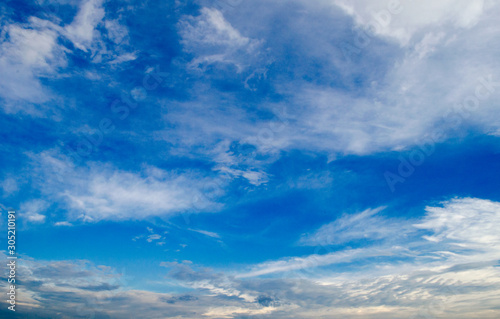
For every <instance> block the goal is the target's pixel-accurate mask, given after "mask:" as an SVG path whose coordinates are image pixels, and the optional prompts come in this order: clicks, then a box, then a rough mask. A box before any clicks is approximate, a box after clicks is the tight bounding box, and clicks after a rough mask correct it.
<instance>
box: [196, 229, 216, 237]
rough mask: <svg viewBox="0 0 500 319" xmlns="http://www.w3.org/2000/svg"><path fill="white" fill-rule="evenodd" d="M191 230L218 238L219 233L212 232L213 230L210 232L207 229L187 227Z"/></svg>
mask: <svg viewBox="0 0 500 319" xmlns="http://www.w3.org/2000/svg"><path fill="white" fill-rule="evenodd" d="M189 230H191V231H194V232H197V233H200V234H203V235H205V236H208V237H212V238H220V235H219V234H217V233H214V232H211V231H207V230H199V229H189Z"/></svg>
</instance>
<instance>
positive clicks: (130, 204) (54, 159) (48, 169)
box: [31, 152, 223, 221]
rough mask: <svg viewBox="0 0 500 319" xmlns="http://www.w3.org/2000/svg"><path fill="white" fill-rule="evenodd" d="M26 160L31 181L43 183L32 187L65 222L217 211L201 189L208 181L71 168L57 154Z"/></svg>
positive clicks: (185, 175)
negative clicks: (65, 213) (59, 207)
mask: <svg viewBox="0 0 500 319" xmlns="http://www.w3.org/2000/svg"><path fill="white" fill-rule="evenodd" d="M31 156H32V158H33V160H34V168H35V171H34V173H35V176H37V177H36V179H38V178H39V179H41V180H42V181H43V182H41V183H40V185H38V186H39V187H40V188H41V190H42V192H43V193H44V194H45V195H46V196H48V198H53V199H55V200H56V199H57V200H61V201H62V203H65V205H66V206H67V208H68V209H69V211H70V213H71V214H70V216H69V218H71V219H82V220H84V221H99V220H102V219H113V220H120V219H136V220H138V219H144V218H147V217H150V216H170V215H173V214H179V213H183V212H196V211H199V210H200V209H203V210H204V211H213V210H217V209H219V208H220V207H221V206H220V204H218V203H216V201H215V200H216V199H217V197H213V196H215V195H214V194H212V193H211V189H208V188H207V185H211V183H213V180H212V179H211V178H210V177H207V176H203V175H201V174H200V173H198V172H195V171H185V172H168V171H164V170H161V169H158V168H154V167H146V168H144V169H143V170H142V173H134V172H127V171H123V170H119V169H116V168H114V167H112V166H109V165H102V164H97V163H89V165H88V166H86V167H75V166H74V165H73V163H72V162H71V161H69V159H68V158H67V157H65V156H63V155H61V154H58V153H57V152H44V153H41V154H37V155H34V154H32V155H31ZM37 182H38V181H37ZM221 192H223V189H221Z"/></svg>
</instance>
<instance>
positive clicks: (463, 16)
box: [333, 0, 492, 45]
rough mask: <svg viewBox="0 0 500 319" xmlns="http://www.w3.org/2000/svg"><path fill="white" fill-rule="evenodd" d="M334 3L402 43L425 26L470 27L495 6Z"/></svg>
mask: <svg viewBox="0 0 500 319" xmlns="http://www.w3.org/2000/svg"><path fill="white" fill-rule="evenodd" d="M333 3H335V4H336V5H338V6H339V7H341V8H342V9H344V10H345V11H346V13H348V14H349V15H351V16H353V18H354V19H355V21H356V23H357V24H359V25H361V26H363V27H364V28H366V29H369V30H371V31H372V32H373V31H374V32H375V33H376V34H378V35H382V36H387V37H391V38H394V39H396V40H397V41H398V42H400V43H401V44H402V45H406V44H408V43H409V41H410V40H411V38H412V36H413V35H414V34H416V33H418V32H420V31H422V30H424V29H430V28H433V29H436V28H440V27H443V26H449V25H451V27H455V28H459V29H460V28H470V27H472V26H474V24H476V23H477V22H478V20H479V18H480V16H481V14H482V13H483V10H487V9H488V8H489V7H491V5H492V3H491V1H484V0H473V1H467V0H443V1H432V0H424V1H412V0H401V1H399V0H395V1H392V0H377V1H370V0H361V1H346V0H334V1H333Z"/></svg>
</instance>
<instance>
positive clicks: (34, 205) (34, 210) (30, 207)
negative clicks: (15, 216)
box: [19, 199, 50, 223]
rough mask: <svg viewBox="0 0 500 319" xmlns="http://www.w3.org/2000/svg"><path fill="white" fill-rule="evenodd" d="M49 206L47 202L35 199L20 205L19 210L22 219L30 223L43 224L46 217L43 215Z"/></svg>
mask: <svg viewBox="0 0 500 319" xmlns="http://www.w3.org/2000/svg"><path fill="white" fill-rule="evenodd" d="M49 206H50V205H49V203H48V202H46V201H44V200H41V199H35V200H31V201H28V202H25V203H23V204H21V207H20V209H19V210H20V214H21V216H22V218H23V219H25V220H27V221H29V222H32V223H44V222H45V218H46V215H44V214H43V213H44V212H45V211H46V210H47V208H48V207H49Z"/></svg>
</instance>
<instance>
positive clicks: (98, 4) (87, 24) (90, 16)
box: [65, 0, 116, 51]
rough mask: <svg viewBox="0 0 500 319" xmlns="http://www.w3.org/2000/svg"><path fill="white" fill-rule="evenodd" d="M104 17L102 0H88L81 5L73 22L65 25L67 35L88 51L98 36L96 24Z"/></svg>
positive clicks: (79, 46)
mask: <svg viewBox="0 0 500 319" xmlns="http://www.w3.org/2000/svg"><path fill="white" fill-rule="evenodd" d="M103 18H104V9H103V8H102V0H87V1H85V2H84V3H83V4H82V6H81V7H80V10H79V11H78V14H77V15H76V17H75V19H74V20H73V22H72V23H71V24H70V25H68V26H67V27H65V33H66V36H67V37H68V38H69V39H70V40H71V41H72V42H73V43H74V44H75V46H76V47H78V48H79V49H80V50H83V51H87V48H88V47H90V45H91V44H92V42H93V40H94V38H95V37H96V33H97V31H96V30H95V29H96V26H97V25H98V24H99V23H101V22H102V19H103ZM114 29H116V27H115V28H114Z"/></svg>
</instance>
